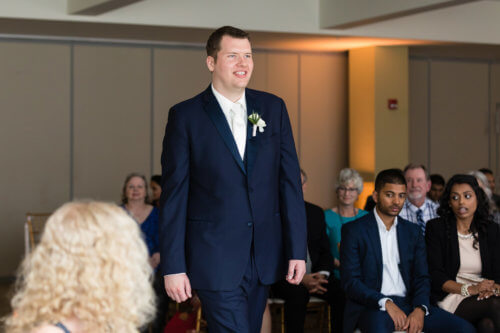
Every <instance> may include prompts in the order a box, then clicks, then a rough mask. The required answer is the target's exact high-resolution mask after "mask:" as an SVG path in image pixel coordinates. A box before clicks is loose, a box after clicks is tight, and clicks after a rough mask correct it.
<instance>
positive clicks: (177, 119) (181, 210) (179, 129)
mask: <svg viewBox="0 0 500 333" xmlns="http://www.w3.org/2000/svg"><path fill="white" fill-rule="evenodd" d="M161 164H162V193H161V197H160V258H161V270H162V274H163V275H167V274H175V273H182V272H186V260H185V251H184V242H185V234H186V220H187V217H186V215H187V202H188V193H189V140H188V131H187V126H186V121H185V120H184V119H182V117H181V115H180V114H179V111H178V110H175V109H173V108H172V109H170V111H169V116H168V122H167V127H166V130H165V137H164V139H163V152H162V155H161Z"/></svg>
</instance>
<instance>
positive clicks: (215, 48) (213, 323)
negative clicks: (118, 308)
mask: <svg viewBox="0 0 500 333" xmlns="http://www.w3.org/2000/svg"><path fill="white" fill-rule="evenodd" d="M206 48H207V59H206V64H207V67H208V69H209V70H210V72H211V73H212V84H211V85H210V86H209V87H208V88H207V89H206V90H205V91H203V92H202V93H201V94H199V95H197V96H195V97H193V98H191V99H189V100H186V101H184V102H181V103H179V104H177V105H175V106H173V107H172V108H171V109H170V111H169V117H168V123H167V128H166V131H165V137H164V141H163V153H162V159H161V161H162V171H163V176H162V195H161V200H160V206H161V214H160V248H161V267H162V272H163V275H164V280H165V289H166V291H167V294H168V295H169V296H170V297H171V298H172V299H174V300H176V301H177V302H183V301H185V300H186V299H187V298H189V297H191V288H193V289H195V290H196V291H197V293H198V296H199V297H200V299H201V302H202V306H203V311H204V316H205V317H206V319H207V322H208V327H209V330H210V332H238V333H241V332H243V333H244V332H259V331H260V327H261V321H262V313H263V311H264V308H265V304H266V299H267V296H268V286H269V285H270V284H272V283H274V282H275V281H277V280H280V279H282V278H283V277H285V276H286V279H287V280H288V282H289V283H292V284H299V283H300V281H301V280H302V277H303V275H304V272H305V258H306V246H307V245H306V239H307V235H306V219H305V211H304V201H303V197H302V190H301V183H300V170H299V164H298V160H297V154H296V152H295V145H294V141H293V136H292V130H291V126H290V121H289V118H288V113H287V111H286V107H285V103H284V102H283V100H282V99H280V98H279V97H276V96H274V95H271V94H268V93H265V92H261V91H256V90H251V89H247V88H246V86H247V84H248V81H249V80H250V77H251V75H252V70H253V60H252V49H251V45H250V40H249V36H248V34H247V33H246V32H244V31H242V30H240V29H237V28H234V27H228V26H226V27H222V28H219V29H217V30H216V31H214V32H213V33H212V34H211V36H210V37H209V39H208V41H207V46H206Z"/></svg>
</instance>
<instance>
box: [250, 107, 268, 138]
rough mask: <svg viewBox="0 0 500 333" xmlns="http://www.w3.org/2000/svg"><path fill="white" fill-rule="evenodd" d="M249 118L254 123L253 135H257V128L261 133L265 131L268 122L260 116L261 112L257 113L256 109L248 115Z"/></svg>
mask: <svg viewBox="0 0 500 333" xmlns="http://www.w3.org/2000/svg"><path fill="white" fill-rule="evenodd" d="M248 120H250V122H251V123H252V124H253V131H252V136H256V135H257V128H258V129H259V132H260V133H263V132H264V127H266V122H265V121H264V119H262V118H261V117H260V114H258V113H256V112H255V111H254V112H252V114H251V115H249V116H248Z"/></svg>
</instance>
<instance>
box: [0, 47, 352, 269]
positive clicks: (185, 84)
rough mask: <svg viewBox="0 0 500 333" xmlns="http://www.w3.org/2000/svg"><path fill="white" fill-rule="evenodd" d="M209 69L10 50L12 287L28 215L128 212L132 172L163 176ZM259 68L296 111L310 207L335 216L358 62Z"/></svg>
mask: <svg viewBox="0 0 500 333" xmlns="http://www.w3.org/2000/svg"><path fill="white" fill-rule="evenodd" d="M204 59H205V54H204V50H203V49H202V48H201V47H200V48H193V47H183V46H178V47H173V46H164V47H163V46H154V47H152V46H148V45H140V44H134V43H120V44H113V43H93V42H90V41H89V42H84V41H79V42H71V41H69V40H68V41H61V42H60V43H51V42H40V41H38V40H25V41H20V42H13V41H11V40H8V39H0V74H1V75H0V91H1V92H2V94H1V96H2V98H0V110H1V111H0V117H1V118H0V120H1V121H0V153H1V154H2V157H3V158H2V163H3V167H4V169H3V170H4V172H3V173H1V174H0V185H1V187H2V189H4V191H2V193H3V194H2V195H1V200H0V205H1V206H0V231H1V232H0V277H2V276H9V275H13V274H14V271H15V269H16V267H17V265H18V263H19V261H20V259H21V257H22V255H23V251H24V247H23V244H24V243H23V222H24V214H25V213H26V212H28V211H31V212H48V211H53V210H54V209H55V208H57V207H58V206H60V205H61V204H62V203H64V202H66V201H68V200H70V199H72V198H93V199H100V200H107V201H114V202H118V201H119V199H120V191H121V187H122V182H123V179H124V177H125V175H126V174H127V173H129V172H131V171H138V172H142V173H145V174H146V175H147V176H149V175H150V174H151V173H152V172H154V173H159V172H160V171H161V168H160V154H161V146H162V139H163V132H164V129H165V124H166V120H167V115H168V109H169V107H170V106H172V105H173V104H175V103H177V102H179V101H182V100H184V99H186V98H188V97H191V96H193V95H194V94H196V93H198V92H200V91H201V90H203V89H204V88H205V87H207V86H208V84H209V82H210V76H209V73H208V71H207V69H206V67H205V64H204V61H205V60H204ZM255 64H256V67H255V72H254V76H253V78H252V81H251V84H250V86H251V87H252V88H255V89H261V90H267V91H270V92H272V93H275V94H277V95H279V96H281V97H283V99H284V100H285V102H286V104H287V107H288V111H289V114H290V119H291V123H292V127H293V132H294V136H295V140H296V145H297V147H298V148H299V149H300V152H301V154H300V159H301V164H302V165H303V166H304V168H305V169H306V170H307V172H308V174H309V178H310V186H309V188H308V191H307V193H306V199H308V200H310V201H312V202H315V203H317V204H319V205H321V206H323V207H325V208H326V207H330V206H331V205H332V204H333V201H334V198H333V191H332V188H333V178H334V175H335V174H336V173H337V172H338V170H339V169H340V168H342V167H345V165H346V164H347V133H346V128H347V109H346V104H347V103H346V87H347V79H346V66H347V59H346V55H345V54H344V53H339V54H302V53H297V52H279V51H273V52H271V51H258V50H257V51H256V52H255ZM5 189H7V190H5Z"/></svg>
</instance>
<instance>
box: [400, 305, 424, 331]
mask: <svg viewBox="0 0 500 333" xmlns="http://www.w3.org/2000/svg"><path fill="white" fill-rule="evenodd" d="M424 317H425V312H424V310H422V309H421V308H416V309H415V310H413V312H412V313H410V315H409V316H408V318H406V322H405V325H404V327H403V329H404V330H405V331H408V333H420V332H422V329H423V328H424Z"/></svg>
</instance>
